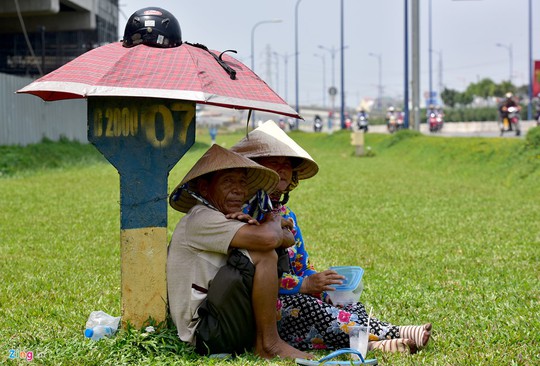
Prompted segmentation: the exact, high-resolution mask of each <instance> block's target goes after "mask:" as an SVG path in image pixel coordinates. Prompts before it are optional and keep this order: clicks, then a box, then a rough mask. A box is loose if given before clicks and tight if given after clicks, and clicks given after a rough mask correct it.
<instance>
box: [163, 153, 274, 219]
mask: <svg viewBox="0 0 540 366" xmlns="http://www.w3.org/2000/svg"><path fill="white" fill-rule="evenodd" d="M236 168H244V169H246V170H247V185H248V187H247V188H248V195H247V197H246V199H247V198H250V197H252V196H253V195H254V194H255V193H256V192H257V191H258V190H259V189H262V190H264V191H266V192H267V193H271V192H272V191H273V190H274V188H276V186H277V184H278V182H279V175H278V174H277V173H276V172H274V171H273V170H271V169H268V168H265V167H263V166H262V165H259V164H257V163H255V162H254V161H252V160H250V159H248V158H246V157H244V156H242V155H240V154H237V153H235V152H232V151H230V150H227V149H225V148H223V147H221V146H219V145H217V144H214V145H212V146H211V147H210V148H209V149H208V150H207V151H206V153H205V154H204V155H203V156H202V157H201V158H200V159H199V160H198V161H197V162H196V163H195V165H194V166H193V167H192V168H191V170H190V171H189V172H188V173H187V174H186V176H185V177H184V179H182V181H181V182H180V184H178V185H177V186H176V188H175V189H174V190H173V192H172V193H171V195H170V197H169V204H170V205H171V207H172V208H174V209H175V210H178V211H180V212H188V211H189V209H190V208H191V207H193V206H194V205H195V204H196V203H197V199H196V198H195V197H193V195H192V194H191V193H189V192H188V191H187V190H186V189H183V187H182V186H184V184H186V186H185V187H186V188H187V189H188V190H189V191H191V192H194V193H196V194H198V193H199V191H198V188H197V185H196V184H195V183H196V180H197V178H199V177H201V176H203V175H205V174H208V173H212V172H217V171H219V170H225V169H236Z"/></svg>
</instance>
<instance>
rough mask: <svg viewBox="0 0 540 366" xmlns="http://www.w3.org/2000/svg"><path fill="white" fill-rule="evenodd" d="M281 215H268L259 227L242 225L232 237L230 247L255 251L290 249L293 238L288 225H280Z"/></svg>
mask: <svg viewBox="0 0 540 366" xmlns="http://www.w3.org/2000/svg"><path fill="white" fill-rule="evenodd" d="M282 222H285V220H282V218H281V215H279V214H274V213H269V214H267V215H266V216H265V218H264V220H263V221H262V222H261V224H260V225H244V226H242V227H241V228H240V229H239V230H238V231H237V232H236V234H235V235H234V237H233V239H232V240H231V244H230V246H231V247H233V248H241V249H248V250H257V251H268V250H272V249H276V248H279V247H290V246H291V245H293V244H294V236H293V234H292V233H291V231H290V227H289V226H288V225H284V224H282Z"/></svg>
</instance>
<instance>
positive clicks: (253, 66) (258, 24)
mask: <svg viewBox="0 0 540 366" xmlns="http://www.w3.org/2000/svg"><path fill="white" fill-rule="evenodd" d="M281 22H282V20H281V19H271V20H261V21H260V22H257V23H255V24H254V25H253V28H251V71H253V72H255V29H257V27H258V26H260V25H261V24H267V23H281ZM252 117H253V119H252V121H251V127H253V128H255V112H253V113H252Z"/></svg>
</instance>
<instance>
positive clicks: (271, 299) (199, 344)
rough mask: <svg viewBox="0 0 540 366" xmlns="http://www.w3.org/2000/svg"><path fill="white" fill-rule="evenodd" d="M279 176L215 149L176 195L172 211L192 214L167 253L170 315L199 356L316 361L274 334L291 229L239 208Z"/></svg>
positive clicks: (268, 189)
mask: <svg viewBox="0 0 540 366" xmlns="http://www.w3.org/2000/svg"><path fill="white" fill-rule="evenodd" d="M278 181H279V177H278V175H277V174H276V173H275V172H273V171H272V170H270V169H267V168H264V167H262V166H260V165H258V164H256V163H254V162H253V161H251V160H249V159H247V158H245V157H242V156H241V155H239V154H236V153H234V152H231V151H228V150H226V149H224V148H222V147H220V146H219V145H213V146H212V147H211V148H210V149H209V150H208V151H207V152H206V153H205V154H204V155H203V156H202V157H201V159H199V161H198V162H197V163H196V164H195V165H194V166H193V168H192V169H191V170H190V171H189V172H188V174H187V175H186V176H185V177H184V179H183V180H182V182H181V183H180V184H179V185H178V186H177V187H176V188H175V189H174V191H173V193H172V194H171V197H170V199H169V202H170V204H171V206H172V207H173V208H174V209H176V210H178V211H180V212H185V213H187V214H186V215H185V216H184V217H183V218H182V219H181V220H180V222H179V223H178V225H177V226H176V229H175V231H174V233H173V236H172V239H171V243H170V245H169V253H168V258H167V286H168V294H169V308H170V313H171V317H172V320H173V322H174V323H175V325H176V327H177V328H178V336H179V338H180V339H181V340H182V341H185V342H189V343H191V344H193V345H194V346H195V348H196V351H197V352H198V353H200V354H212V353H224V352H225V353H237V354H238V353H243V352H244V351H246V350H248V351H249V350H251V349H252V348H253V351H254V352H255V353H256V354H257V355H259V356H260V357H263V358H272V357H283V358H296V357H300V358H312V356H311V355H309V354H307V353H304V352H301V351H298V350H297V349H295V348H293V347H292V346H290V345H288V344H287V343H286V342H284V341H283V340H282V339H281V338H280V337H279V335H278V333H277V326H276V302H277V294H278V275H277V254H276V251H275V249H276V248H286V247H289V246H291V245H293V244H294V237H293V235H292V233H291V232H290V226H289V225H290V223H288V222H287V221H285V220H283V219H282V218H281V217H280V216H279V215H276V214H273V213H268V214H266V216H265V218H264V220H262V221H261V222H260V223H259V222H257V221H256V220H254V219H252V218H251V217H249V216H248V215H245V214H243V213H242V212H241V211H242V205H243V204H244V202H245V201H246V199H247V198H249V197H251V196H252V195H254V194H255V193H256V192H257V191H258V190H261V189H262V190H264V191H266V192H271V191H272V190H273V189H274V188H275V186H276V185H277V183H278Z"/></svg>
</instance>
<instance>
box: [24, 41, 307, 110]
mask: <svg viewBox="0 0 540 366" xmlns="http://www.w3.org/2000/svg"><path fill="white" fill-rule="evenodd" d="M227 69H228V70H229V71H227ZM17 92H18V93H28V94H34V95H37V96H38V97H40V98H42V99H43V100H46V101H53V100H62V99H73V98H86V97H93V96H128V97H149V98H167V99H180V100H189V101H194V102H197V103H202V104H211V105H216V106H220V107H226V108H233V109H254V110H259V111H266V112H271V113H277V114H281V115H285V116H290V117H294V118H302V117H300V116H299V115H298V113H296V111H295V110H294V109H293V108H291V106H289V105H288V104H287V102H285V101H284V100H283V99H282V98H281V97H280V96H279V95H278V94H276V93H275V92H274V91H273V90H272V89H271V88H270V87H269V86H268V85H267V84H266V83H265V82H264V81H263V80H261V79H260V78H259V77H258V76H257V75H256V74H255V73H254V72H252V71H251V70H250V69H249V68H248V67H247V66H245V65H244V64H242V63H241V62H240V61H238V60H236V59H235V58H233V57H230V56H228V55H227V54H225V53H223V54H222V55H220V54H219V53H218V52H216V51H211V50H208V49H207V48H206V47H204V46H201V45H193V44H189V43H183V44H182V45H181V46H179V47H174V48H156V47H149V46H146V45H139V46H136V47H131V48H126V47H122V43H121V42H116V43H111V44H108V45H105V46H102V47H98V48H96V49H94V50H91V51H88V52H86V53H85V54H83V55H81V56H79V57H77V58H76V59H74V60H73V61H71V62H69V63H67V64H65V65H64V66H62V67H60V68H58V69H57V70H55V71H53V72H51V73H49V74H47V75H45V76H43V77H41V78H40V79H37V80H36V81H34V82H32V83H30V84H29V85H27V86H25V87H24V88H22V89H20V90H18V91H17Z"/></svg>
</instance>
